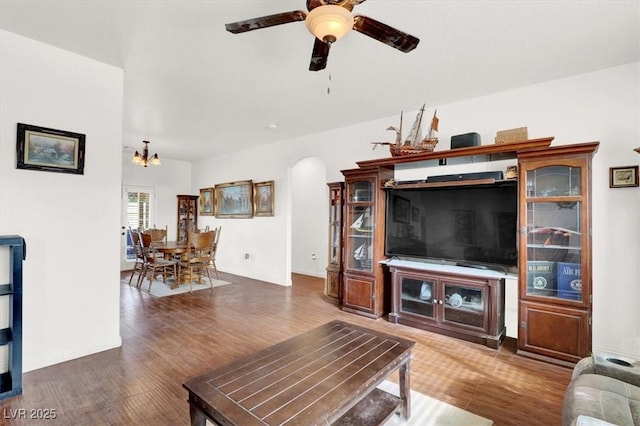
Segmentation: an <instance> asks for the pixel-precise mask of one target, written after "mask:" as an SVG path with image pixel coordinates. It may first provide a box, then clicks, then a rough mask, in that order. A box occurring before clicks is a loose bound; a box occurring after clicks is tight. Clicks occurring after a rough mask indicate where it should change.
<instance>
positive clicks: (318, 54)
mask: <svg viewBox="0 0 640 426" xmlns="http://www.w3.org/2000/svg"><path fill="white" fill-rule="evenodd" d="M330 47H331V45H330V44H329V43H325V42H324V41H322V40H320V39H318V38H316V39H315V42H314V43H313V53H311V63H310V64H309V71H320V70H323V69H325V68H326V67H327V58H328V57H329V48H330Z"/></svg>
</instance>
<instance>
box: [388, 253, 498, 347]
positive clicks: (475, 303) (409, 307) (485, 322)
mask: <svg viewBox="0 0 640 426" xmlns="http://www.w3.org/2000/svg"><path fill="white" fill-rule="evenodd" d="M387 264H388V266H389V269H390V271H391V277H392V282H391V292H392V299H391V313H390V314H389V321H391V322H393V323H399V324H405V325H409V326H412V327H416V328H421V329H423V330H428V331H432V332H435V333H440V334H445V335H448V336H453V337H457V338H460V339H465V340H469V341H471V342H475V343H481V344H485V345H487V346H489V347H491V348H494V349H497V348H498V347H499V346H500V343H501V342H502V341H503V340H504V337H505V335H506V328H505V322H504V294H505V293H504V274H502V273H500V272H496V271H479V270H473V269H469V268H461V267H456V266H447V265H437V264H434V265H429V264H423V263H418V262H409V261H397V260H391V261H389V262H387Z"/></svg>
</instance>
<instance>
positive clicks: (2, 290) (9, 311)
mask: <svg viewBox="0 0 640 426" xmlns="http://www.w3.org/2000/svg"><path fill="white" fill-rule="evenodd" d="M25 259H26V245H25V242H24V239H23V238H22V237H20V236H18V235H6V236H0V267H1V268H2V270H1V271H0V277H1V278H0V280H2V281H0V308H1V309H0V366H2V365H3V364H5V363H6V366H7V368H6V369H5V368H2V369H1V370H0V399H4V398H9V397H12V396H15V395H19V394H21V393H22V263H23V261H24V260H25ZM5 280H6V281H5ZM5 370H6V371H5Z"/></svg>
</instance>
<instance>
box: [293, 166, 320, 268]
mask: <svg viewBox="0 0 640 426" xmlns="http://www.w3.org/2000/svg"><path fill="white" fill-rule="evenodd" d="M325 172H326V165H325V164H324V163H323V162H322V161H321V160H320V159H318V158H315V157H310V158H303V159H302V160H300V161H298V162H297V163H296V164H295V165H294V166H293V168H292V170H291V194H292V196H291V209H292V210H291V213H292V214H291V223H292V234H291V239H292V242H291V247H292V252H291V256H292V257H291V265H292V272H295V273H298V274H305V275H310V276H314V277H324V276H326V267H327V264H328V262H329V258H328V250H327V249H321V248H324V247H326V246H327V244H328V243H326V241H328V238H329V237H328V234H327V227H328V220H329V219H328V216H329V214H328V212H329V209H328V198H327V197H328V196H329V189H328V187H327V185H326V183H325V182H326V180H327V179H326V175H325ZM323 192H324V193H325V194H326V195H325V196H324V197H319V196H318V195H319V194H322V193H323Z"/></svg>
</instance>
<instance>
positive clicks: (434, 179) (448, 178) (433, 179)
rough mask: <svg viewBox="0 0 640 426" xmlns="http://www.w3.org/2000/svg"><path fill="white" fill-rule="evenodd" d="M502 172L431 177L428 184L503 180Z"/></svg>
mask: <svg viewBox="0 0 640 426" xmlns="http://www.w3.org/2000/svg"><path fill="white" fill-rule="evenodd" d="M502 178H503V177H502V172H501V171H497V172H475V173H458V174H453V175H440V176H429V177H428V178H427V183H432V182H452V181H461V180H476V179H496V180H500V179H502Z"/></svg>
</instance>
